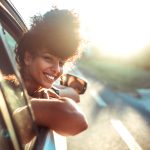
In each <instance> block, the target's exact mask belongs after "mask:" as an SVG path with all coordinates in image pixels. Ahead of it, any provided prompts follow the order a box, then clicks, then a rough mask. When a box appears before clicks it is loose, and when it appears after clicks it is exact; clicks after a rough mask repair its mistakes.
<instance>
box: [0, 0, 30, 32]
mask: <svg viewBox="0 0 150 150" xmlns="http://www.w3.org/2000/svg"><path fill="white" fill-rule="evenodd" d="M0 6H1V8H2V10H5V11H6V12H7V13H8V14H9V16H11V17H12V18H13V20H15V22H16V23H17V24H18V26H19V27H20V28H21V30H22V31H23V32H26V31H27V30H28V28H27V26H26V24H25V23H24V21H23V18H22V17H21V15H20V14H19V12H18V11H17V10H16V8H15V6H14V5H13V4H12V2H11V1H10V0H1V2H0Z"/></svg>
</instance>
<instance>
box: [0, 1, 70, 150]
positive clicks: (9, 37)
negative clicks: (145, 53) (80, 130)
mask: <svg viewBox="0 0 150 150" xmlns="http://www.w3.org/2000/svg"><path fill="white" fill-rule="evenodd" d="M27 30H28V29H27V27H26V25H25V23H24V22H23V20H22V18H21V16H20V15H19V13H18V12H17V10H16V9H15V7H14V6H13V5H12V4H11V2H10V1H7V0H2V1H0V149H1V150H26V149H31V150H32V149H35V150H47V149H48V150H56V149H57V150H59V149H62V147H63V149H64V150H65V149H67V146H66V138H65V137H63V136H61V135H58V134H57V133H55V132H54V131H52V130H48V129H46V128H41V129H38V127H37V125H36V124H35V123H34V116H33V113H32V108H31V106H30V102H29V101H28V98H27V94H26V93H27V92H26V89H25V87H24V85H23V83H22V80H21V77H20V74H19V71H18V70H17V67H16V63H15V54H14V52H13V50H14V48H15V45H16V42H17V41H18V40H19V38H21V36H22V35H23V34H24V33H25V32H26V31H27ZM12 73H13V74H14V75H15V76H16V78H17V82H18V84H19V89H17V90H16V89H15V88H14V87H12V86H11V85H10V84H8V83H7V82H6V81H5V80H4V76H5V75H9V74H12ZM24 106H25V107H26V108H27V112H26V115H24V116H22V117H21V118H15V117H14V110H16V109H17V108H19V107H24ZM26 118H30V120H31V124H32V127H33V131H34V133H35V136H34V137H33V138H32V140H31V141H30V142H28V143H27V144H24V143H23V142H22V140H21V138H20V129H19V127H18V126H17V124H16V122H17V121H19V122H22V121H23V120H25V119H26ZM16 119H19V120H17V121H16ZM60 142H63V146H62V145H60ZM60 146H62V147H61V148H60Z"/></svg>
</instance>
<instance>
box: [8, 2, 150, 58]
mask: <svg viewBox="0 0 150 150" xmlns="http://www.w3.org/2000/svg"><path fill="white" fill-rule="evenodd" d="M11 1H12V2H13V3H14V5H15V6H16V8H17V9H18V11H19V12H20V14H21V15H22V16H23V18H24V20H25V22H26V24H27V26H28V27H29V24H30V17H31V16H33V15H34V14H37V13H41V14H43V13H45V12H46V11H47V10H49V8H51V6H52V5H56V6H57V7H58V8H67V9H75V10H76V11H77V12H78V13H79V15H80V18H81V21H82V25H83V27H84V28H83V29H82V30H83V32H84V35H86V36H87V38H88V39H89V40H90V41H91V42H92V43H93V44H94V45H96V46H97V47H98V48H99V50H100V52H101V54H103V55H111V56H112V57H122V58H129V57H132V56H133V55H135V54H138V53H139V52H140V51H141V50H142V49H143V48H145V47H146V46H147V45H149V43H150V19H149V15H150V9H149V8H150V1H149V0H41V1H39V0H25V1H21V0H11ZM29 4H30V5H29Z"/></svg>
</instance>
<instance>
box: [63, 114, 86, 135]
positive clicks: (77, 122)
mask: <svg viewBox="0 0 150 150" xmlns="http://www.w3.org/2000/svg"><path fill="white" fill-rule="evenodd" d="M66 124H69V126H68V125H67V126H68V128H67V129H66V131H65V130H64V132H63V135H64V136H73V135H77V134H79V133H81V132H83V131H84V130H86V129H87V128H88V123H87V120H86V118H85V116H84V115H81V114H76V115H74V116H73V117H72V119H71V120H69V121H68V123H67V121H66Z"/></svg>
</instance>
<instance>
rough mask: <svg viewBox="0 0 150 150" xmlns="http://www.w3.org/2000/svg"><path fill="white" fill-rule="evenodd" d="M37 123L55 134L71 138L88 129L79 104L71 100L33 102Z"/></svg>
mask: <svg viewBox="0 0 150 150" xmlns="http://www.w3.org/2000/svg"><path fill="white" fill-rule="evenodd" d="M31 104H32V108H33V112H34V115H35V121H36V123H37V124H38V125H41V126H45V127H48V128H50V129H52V130H54V131H55V132H57V133H59V134H61V135H64V136H70V135H75V134H78V133H80V132H82V131H83V130H85V129H87V126H88V125H87V121H86V118H85V115H84V114H83V112H82V111H81V110H80V109H79V107H78V106H77V104H76V103H75V102H74V101H72V100H71V99H69V98H60V99H56V98H51V99H50V100H48V99H35V98H33V99H32V100H31Z"/></svg>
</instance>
